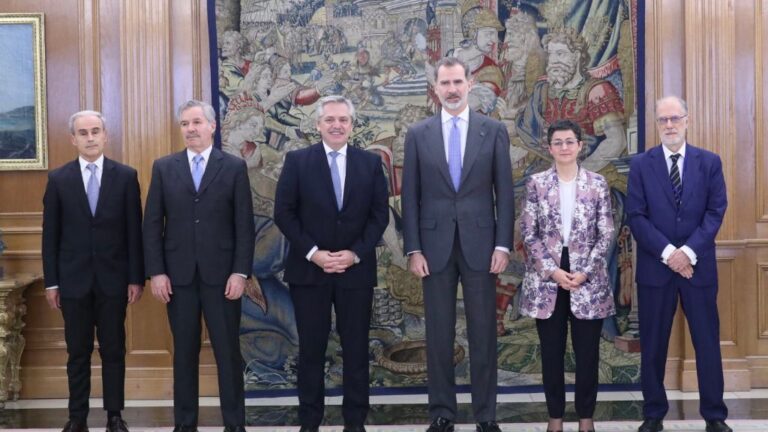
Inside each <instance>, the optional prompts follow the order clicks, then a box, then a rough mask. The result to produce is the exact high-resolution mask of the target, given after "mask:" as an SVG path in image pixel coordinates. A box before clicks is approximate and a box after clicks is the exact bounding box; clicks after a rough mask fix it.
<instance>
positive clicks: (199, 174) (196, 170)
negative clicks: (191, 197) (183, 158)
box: [192, 154, 204, 192]
mask: <svg viewBox="0 0 768 432" xmlns="http://www.w3.org/2000/svg"><path fill="white" fill-rule="evenodd" d="M203 160H204V159H203V155H200V154H197V155H195V157H193V158H192V162H193V164H194V165H193V166H192V181H193V182H194V183H195V192H197V191H198V190H199V189H200V180H202V179H203V171H204V170H203Z"/></svg>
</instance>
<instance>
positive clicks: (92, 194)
mask: <svg viewBox="0 0 768 432" xmlns="http://www.w3.org/2000/svg"><path fill="white" fill-rule="evenodd" d="M86 168H87V169H88V171H90V172H91V177H90V178H88V187H86V188H85V194H86V195H87V196H88V206H89V207H91V215H92V216H96V204H97V203H98V202H99V179H98V178H97V177H96V169H97V168H98V166H96V164H93V163H89V164H88V165H86Z"/></svg>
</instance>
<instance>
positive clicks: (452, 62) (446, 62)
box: [435, 57, 469, 81]
mask: <svg viewBox="0 0 768 432" xmlns="http://www.w3.org/2000/svg"><path fill="white" fill-rule="evenodd" d="M456 65H459V66H461V67H463V68H464V78H466V79H467V81H469V66H467V64H466V63H464V61H463V60H461V59H460V58H458V57H443V58H441V59H440V60H439V61H438V62H437V64H435V81H437V71H439V70H440V68H441V67H443V66H445V67H453V66H456Z"/></svg>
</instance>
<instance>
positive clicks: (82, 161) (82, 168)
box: [77, 154, 104, 172]
mask: <svg viewBox="0 0 768 432" xmlns="http://www.w3.org/2000/svg"><path fill="white" fill-rule="evenodd" d="M77 160H78V161H79V162H80V171H81V172H83V171H85V170H86V169H87V168H86V167H87V166H88V164H90V163H92V164H95V165H96V166H97V167H99V171H101V172H104V170H103V168H104V155H103V154H102V155H101V156H99V158H98V159H96V160H95V161H93V162H88V161H87V160H85V159H83V157H82V156H78V157H77Z"/></svg>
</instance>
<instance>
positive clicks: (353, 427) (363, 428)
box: [344, 426, 365, 432]
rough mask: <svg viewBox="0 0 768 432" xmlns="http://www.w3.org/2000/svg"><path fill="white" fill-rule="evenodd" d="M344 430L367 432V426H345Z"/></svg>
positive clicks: (346, 431)
mask: <svg viewBox="0 0 768 432" xmlns="http://www.w3.org/2000/svg"><path fill="white" fill-rule="evenodd" d="M344 432H365V426H344Z"/></svg>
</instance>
